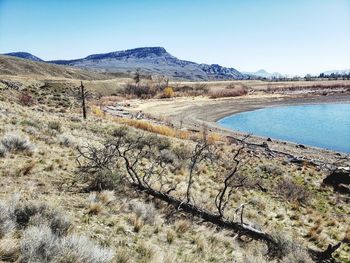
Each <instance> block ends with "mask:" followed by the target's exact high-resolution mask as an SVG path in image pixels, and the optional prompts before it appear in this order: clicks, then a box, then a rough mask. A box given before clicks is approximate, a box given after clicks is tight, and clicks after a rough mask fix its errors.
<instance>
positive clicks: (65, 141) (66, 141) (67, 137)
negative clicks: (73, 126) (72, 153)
mask: <svg viewBox="0 0 350 263" xmlns="http://www.w3.org/2000/svg"><path fill="white" fill-rule="evenodd" d="M57 140H58V142H59V144H60V145H62V146H67V147H70V146H74V145H75V138H74V136H72V135H71V134H66V133H64V134H60V135H59V136H58V137H57Z"/></svg>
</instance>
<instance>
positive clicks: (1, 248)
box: [0, 237, 20, 262]
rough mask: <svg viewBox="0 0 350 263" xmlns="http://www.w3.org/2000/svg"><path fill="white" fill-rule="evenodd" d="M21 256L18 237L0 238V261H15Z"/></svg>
mask: <svg viewBox="0 0 350 263" xmlns="http://www.w3.org/2000/svg"><path fill="white" fill-rule="evenodd" d="M19 256H20V246H19V242H18V239H15V238H12V237H5V238H2V239H0V262H3V261H4V262H15V261H16V260H17V259H18V258H19Z"/></svg>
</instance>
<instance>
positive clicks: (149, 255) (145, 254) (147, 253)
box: [136, 242, 155, 263]
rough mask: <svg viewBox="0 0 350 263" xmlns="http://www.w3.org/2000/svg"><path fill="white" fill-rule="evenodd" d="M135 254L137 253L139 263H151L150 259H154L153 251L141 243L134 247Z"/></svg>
mask: <svg viewBox="0 0 350 263" xmlns="http://www.w3.org/2000/svg"><path fill="white" fill-rule="evenodd" d="M136 252H137V253H138V256H139V259H140V261H139V262H144V263H146V262H152V259H153V257H154V254H155V253H154V250H153V249H152V248H151V247H150V246H149V245H148V244H145V243H144V242H141V243H139V244H138V245H137V247H136Z"/></svg>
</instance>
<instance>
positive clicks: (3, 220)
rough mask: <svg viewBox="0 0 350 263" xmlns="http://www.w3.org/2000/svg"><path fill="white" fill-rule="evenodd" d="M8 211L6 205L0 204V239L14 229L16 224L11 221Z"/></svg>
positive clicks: (9, 211)
mask: <svg viewBox="0 0 350 263" xmlns="http://www.w3.org/2000/svg"><path fill="white" fill-rule="evenodd" d="M10 209H11V208H10V207H9V205H8V204H6V203H3V202H1V203H0V239H1V238H3V237H5V236H6V235H8V234H9V233H12V232H13V231H14V230H15V229H16V223H15V222H14V221H13V220H12V213H11V210H10Z"/></svg>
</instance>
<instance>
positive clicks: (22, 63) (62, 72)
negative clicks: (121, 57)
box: [0, 55, 109, 80]
mask: <svg viewBox="0 0 350 263" xmlns="http://www.w3.org/2000/svg"><path fill="white" fill-rule="evenodd" d="M0 75H14V76H18V75H21V76H42V77H59V78H73V79H84V80H89V79H108V78H109V76H107V75H103V74H99V73H96V72H91V71H85V70H81V69H77V68H71V67H67V66H60V65H52V64H49V63H45V62H37V61H30V60H29V59H22V58H16V57H11V56H4V55H0Z"/></svg>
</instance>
